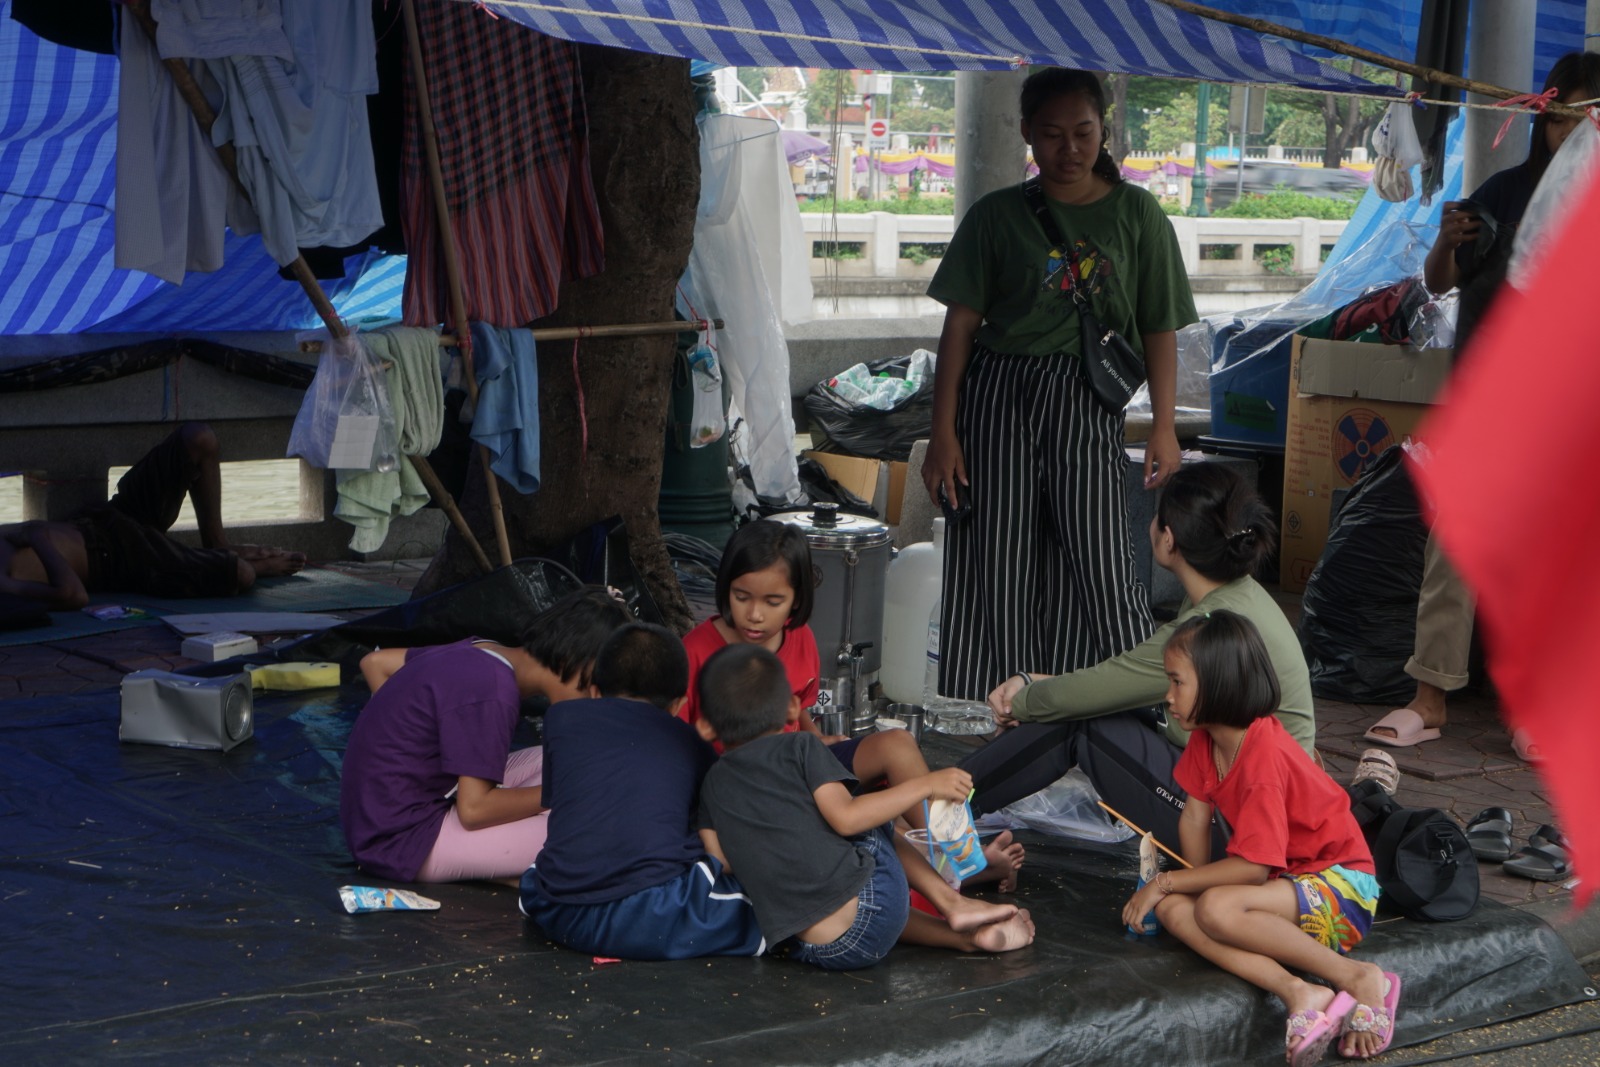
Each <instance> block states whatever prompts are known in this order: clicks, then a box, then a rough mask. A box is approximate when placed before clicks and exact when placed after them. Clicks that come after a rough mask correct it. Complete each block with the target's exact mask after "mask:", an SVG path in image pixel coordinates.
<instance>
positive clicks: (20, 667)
mask: <svg viewBox="0 0 1600 1067" xmlns="http://www.w3.org/2000/svg"><path fill="white" fill-rule="evenodd" d="M427 565H428V561H427V560H425V559H424V560H398V561H385V562H376V563H345V562H340V563H334V564H328V566H330V567H333V568H334V569H336V570H339V571H341V572H343V573H346V574H350V575H353V576H356V577H360V578H365V579H367V580H369V581H375V582H384V583H385V584H390V585H394V586H397V587H399V588H402V589H410V588H411V587H412V586H414V585H415V584H416V582H417V580H418V579H419V578H420V577H421V576H422V572H423V571H424V570H425V569H426V568H427ZM1279 602H1280V603H1281V604H1282V605H1283V607H1284V609H1285V611H1286V612H1287V613H1288V614H1289V615H1290V618H1291V619H1295V618H1298V616H1299V598H1298V597H1294V596H1290V595H1287V594H1280V596H1279ZM342 614H345V615H348V616H349V617H354V616H356V615H360V614H363V612H347V613H342ZM179 643H180V642H179V638H178V636H177V635H176V634H174V633H173V632H172V631H171V630H169V629H167V628H166V627H164V626H148V627H140V628H137V629H131V630H122V631H119V632H116V633H110V634H102V635H97V636H93V637H82V638H78V639H76V640H72V641H62V642H58V643H55V644H50V645H14V646H10V647H0V700H7V699H11V698H15V697H32V696H45V695H50V694H68V693H78V692H87V691H90V690H95V689H105V688H110V687H112V686H115V685H117V684H118V682H119V681H120V679H121V678H122V676H123V675H124V674H126V673H128V672H130V671H136V670H142V669H145V668H150V667H155V668H163V669H173V668H178V667H184V666H188V665H190V664H191V663H192V662H193V661H192V660H188V659H185V658H184V657H182V656H181V655H179V654H178V646H179ZM1388 710H1389V707H1388V706H1387V705H1359V704H1344V703H1340V702H1337V701H1328V700H1318V701H1317V729H1318V746H1317V747H1318V749H1319V750H1320V751H1321V752H1322V755H1323V758H1324V760H1325V761H1326V763H1327V766H1328V770H1329V772H1330V773H1332V774H1333V776H1334V777H1335V778H1336V779H1337V780H1339V781H1341V782H1346V781H1349V779H1350V775H1351V773H1352V772H1353V770H1354V768H1355V765H1356V761H1357V760H1358V759H1359V758H1360V754H1361V751H1362V750H1363V749H1365V748H1367V747H1369V746H1368V745H1367V743H1366V742H1365V741H1363V740H1362V737H1361V734H1362V733H1363V731H1365V730H1366V729H1367V727H1368V726H1370V725H1371V724H1372V723H1374V722H1376V721H1377V720H1378V719H1379V718H1381V717H1382V716H1383V715H1384V713H1385V712H1387V711H1388ZM1389 751H1390V752H1391V754H1392V755H1394V757H1395V760H1396V762H1397V763H1398V764H1399V766H1400V770H1401V772H1402V777H1401V782H1400V791H1399V793H1398V797H1399V800H1400V801H1401V802H1402V803H1403V804H1405V805H1407V806H1409V807H1435V808H1440V809H1443V810H1444V811H1446V812H1449V813H1450V814H1451V815H1452V816H1454V817H1455V818H1456V820H1457V821H1459V822H1461V823H1463V824H1465V823H1466V822H1467V821H1468V820H1470V819H1471V818H1472V817H1473V816H1474V815H1476V814H1477V813H1478V812H1479V811H1481V810H1483V809H1484V808H1486V807H1491V806H1495V807H1504V808H1508V809H1510V811H1511V812H1512V814H1513V815H1514V816H1515V819H1516V828H1515V831H1514V833H1513V838H1514V839H1515V840H1517V841H1522V840H1525V839H1526V838H1527V836H1528V834H1529V833H1531V832H1532V831H1533V829H1534V828H1535V827H1537V826H1538V825H1539V824H1541V823H1547V822H1549V821H1550V818H1551V816H1550V805H1549V802H1548V800H1547V799H1546V797H1545V794H1544V792H1543V788H1542V786H1541V785H1540V783H1539V779H1538V776H1537V775H1536V774H1535V773H1534V771H1533V770H1532V769H1531V768H1529V767H1528V766H1527V765H1526V764H1524V763H1523V762H1522V761H1521V760H1519V759H1518V758H1517V757H1516V755H1515V754H1514V753H1513V752H1512V751H1511V743H1510V741H1509V739H1508V737H1507V735H1506V732H1505V730H1504V728H1503V727H1502V726H1501V725H1500V721H1499V718H1498V714H1497V710H1496V705H1495V699H1494V696H1493V694H1492V693H1491V692H1487V691H1484V692H1478V691H1473V690H1468V691H1467V692H1466V693H1464V694H1458V695H1457V696H1456V698H1455V699H1453V700H1452V701H1451V704H1450V724H1449V726H1448V728H1447V729H1446V730H1445V732H1444V736H1443V737H1442V738H1440V739H1439V740H1437V741H1431V742H1428V743H1426V744H1423V745H1418V746H1415V747H1413V748H1410V749H1390V750H1389ZM1479 874H1480V877H1481V881H1482V886H1483V891H1484V894H1485V895H1486V896H1489V897H1492V898H1493V899H1495V900H1499V901H1501V902H1503V903H1506V904H1514V905H1526V904H1531V903H1534V902H1537V901H1547V900H1549V899H1550V898H1551V897H1557V896H1560V897H1566V896H1570V894H1569V893H1568V891H1567V890H1565V889H1563V888H1562V886H1561V885H1560V884H1559V883H1543V882H1531V881H1528V880H1526V879H1523V878H1516V877H1513V876H1511V875H1507V874H1504V873H1502V872H1501V870H1500V868H1499V866H1498V865H1495V864H1480V865H1479Z"/></svg>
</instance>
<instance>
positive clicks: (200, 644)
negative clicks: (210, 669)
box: [183, 633, 260, 663]
mask: <svg viewBox="0 0 1600 1067" xmlns="http://www.w3.org/2000/svg"><path fill="white" fill-rule="evenodd" d="M259 648H260V646H259V645H257V644H256V639H255V638H253V637H250V636H248V635H246V634H235V633H220V634H201V635H200V636H198V637H190V638H187V639H185V640H184V642H183V654H184V655H185V656H187V657H188V658H190V659H197V660H200V661H201V662H202V663H215V662H217V661H218V660H222V659H231V658H233V657H234V656H248V655H250V654H251V653H252V652H255V651H257V650H258V649H259Z"/></svg>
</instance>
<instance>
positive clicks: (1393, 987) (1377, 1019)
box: [1339, 971, 1400, 1060]
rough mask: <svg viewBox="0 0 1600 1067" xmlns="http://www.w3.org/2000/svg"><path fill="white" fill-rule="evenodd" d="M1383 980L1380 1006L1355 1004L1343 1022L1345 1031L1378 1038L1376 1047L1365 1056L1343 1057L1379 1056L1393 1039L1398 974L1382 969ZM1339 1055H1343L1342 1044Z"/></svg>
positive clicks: (1397, 997)
mask: <svg viewBox="0 0 1600 1067" xmlns="http://www.w3.org/2000/svg"><path fill="white" fill-rule="evenodd" d="M1383 981H1384V993H1383V1004H1382V1006H1380V1007H1377V1008H1372V1007H1369V1006H1367V1005H1365V1004H1357V1005H1356V1006H1355V1010H1354V1011H1352V1012H1351V1013H1350V1017H1349V1018H1348V1019H1346V1020H1345V1023H1344V1032H1345V1033H1347V1034H1350V1033H1366V1034H1371V1035H1372V1036H1374V1037H1376V1038H1377V1039H1378V1047H1377V1048H1376V1049H1374V1050H1372V1051H1371V1052H1369V1053H1368V1054H1367V1055H1365V1056H1345V1059H1362V1060H1369V1059H1371V1058H1372V1057H1373V1056H1381V1055H1383V1054H1384V1053H1385V1052H1387V1051H1388V1050H1389V1042H1391V1041H1393V1040H1394V1014H1395V1009H1396V1008H1398V1007H1399V1006H1400V976H1399V975H1398V974H1395V973H1394V972H1392V971H1384V972H1383ZM1339 1055H1341V1056H1344V1048H1343V1047H1342V1046H1341V1047H1340V1049H1339Z"/></svg>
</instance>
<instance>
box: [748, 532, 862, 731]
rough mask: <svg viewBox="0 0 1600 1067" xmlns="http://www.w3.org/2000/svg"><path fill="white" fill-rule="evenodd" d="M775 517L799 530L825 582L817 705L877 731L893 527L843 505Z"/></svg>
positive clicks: (814, 625) (817, 613)
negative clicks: (875, 688) (874, 694)
mask: <svg viewBox="0 0 1600 1067" xmlns="http://www.w3.org/2000/svg"><path fill="white" fill-rule="evenodd" d="M773 518H774V519H775V520H777V521H778V522H783V523H787V524H789V525H791V526H798V527H799V528H800V529H801V530H803V531H804V532H805V535H806V543H807V544H808V545H810V547H811V562H812V566H813V568H814V569H815V571H816V579H817V587H816V594H815V596H814V598H813V601H812V605H813V606H812V609H811V630H812V632H813V633H814V634H816V637H817V651H818V653H819V654H820V655H821V658H822V670H821V678H820V679H819V680H818V683H817V685H818V688H819V692H818V695H817V704H818V705H819V706H827V705H832V706H834V707H835V708H837V709H839V710H842V711H844V713H845V714H844V716H843V718H844V721H845V723H846V724H848V728H849V732H850V734H851V735H852V736H860V735H861V734H864V733H867V732H869V731H871V730H872V728H873V720H874V719H875V718H876V715H877V713H876V712H875V711H874V709H873V707H872V700H871V698H870V696H869V694H868V690H869V689H870V688H871V687H872V685H873V684H874V683H876V682H877V680H878V671H879V670H880V669H881V668H882V666H883V602H884V580H885V577H886V576H887V574H888V572H889V551H890V550H889V542H890V536H889V528H888V527H887V526H885V525H884V524H883V523H881V522H878V521H877V520H875V519H867V518H863V517H861V516H859V515H841V514H839V506H838V505H837V504H817V505H815V506H814V507H813V508H812V509H811V510H810V511H790V512H784V513H783V514H781V515H774V516H773Z"/></svg>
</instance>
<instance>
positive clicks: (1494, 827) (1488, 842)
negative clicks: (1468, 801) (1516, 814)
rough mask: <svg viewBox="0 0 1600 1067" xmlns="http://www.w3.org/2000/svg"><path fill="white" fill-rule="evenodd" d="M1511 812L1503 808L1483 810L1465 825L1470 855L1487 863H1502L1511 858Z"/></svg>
mask: <svg viewBox="0 0 1600 1067" xmlns="http://www.w3.org/2000/svg"><path fill="white" fill-rule="evenodd" d="M1511 823H1512V820H1511V812H1509V811H1507V810H1506V809H1505V808H1484V809H1483V810H1482V811H1480V812H1478V814H1476V815H1474V816H1473V817H1472V821H1471V822H1469V823H1467V843H1468V844H1470V845H1471V846H1472V854H1473V855H1474V856H1476V857H1478V858H1479V859H1480V860H1485V861H1487V862H1489V863H1504V862H1505V861H1506V860H1508V859H1510V858H1511V852H1512V846H1511Z"/></svg>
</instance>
